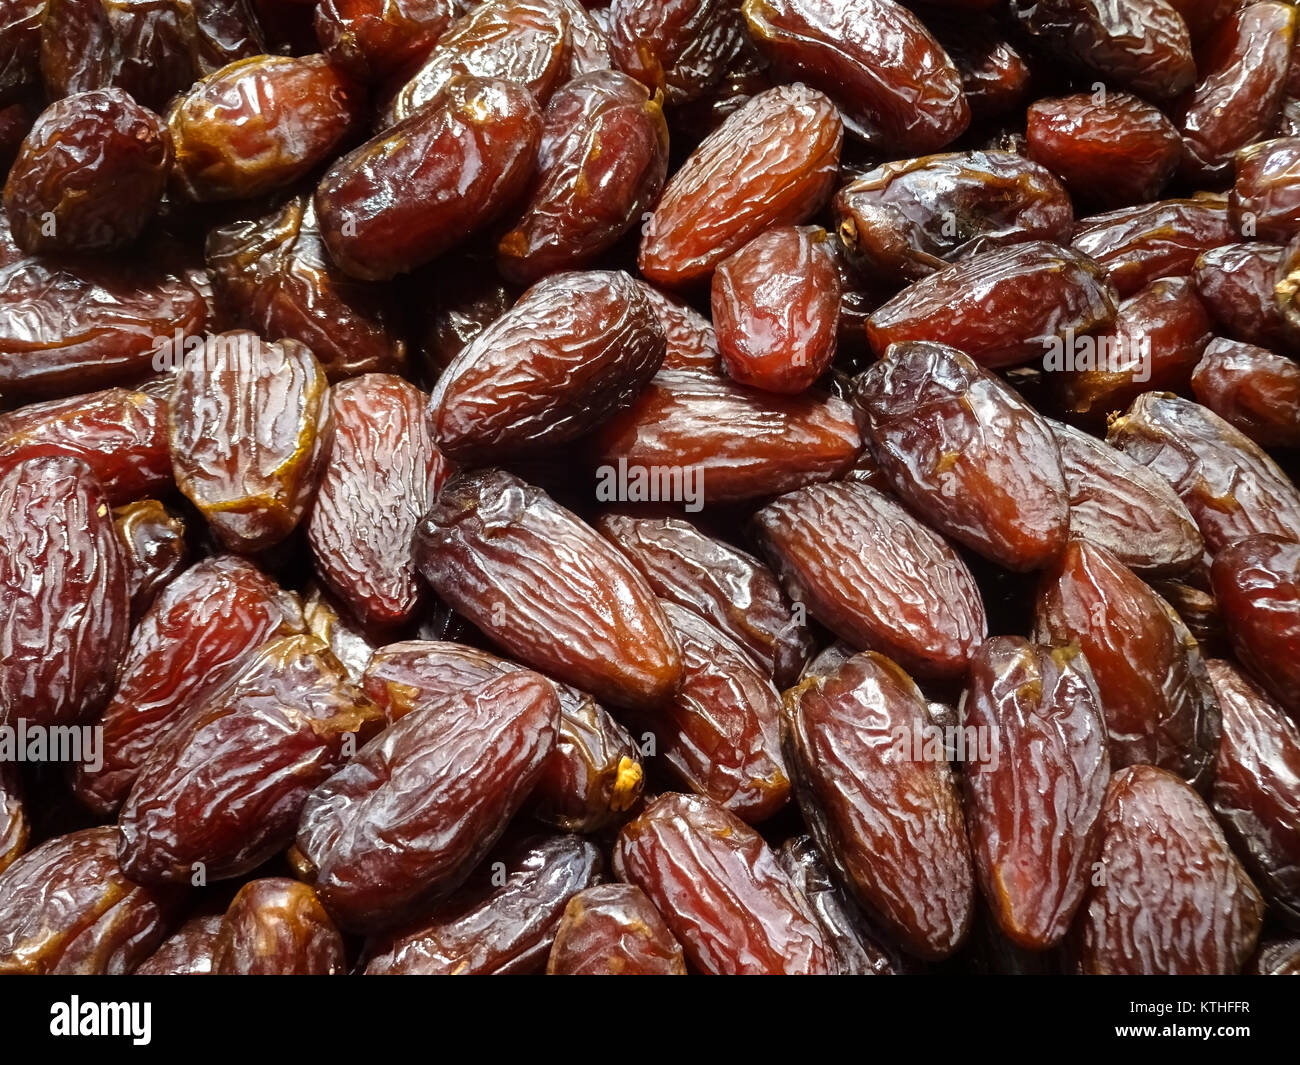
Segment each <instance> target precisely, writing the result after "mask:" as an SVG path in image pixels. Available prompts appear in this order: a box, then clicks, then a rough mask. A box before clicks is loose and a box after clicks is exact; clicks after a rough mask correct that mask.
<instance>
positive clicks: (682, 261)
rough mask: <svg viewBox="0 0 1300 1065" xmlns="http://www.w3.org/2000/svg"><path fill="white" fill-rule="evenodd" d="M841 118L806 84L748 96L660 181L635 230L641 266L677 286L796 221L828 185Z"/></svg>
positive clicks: (816, 204) (815, 205)
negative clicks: (648, 212) (643, 219)
mask: <svg viewBox="0 0 1300 1065" xmlns="http://www.w3.org/2000/svg"><path fill="white" fill-rule="evenodd" d="M843 140H844V124H843V122H842V121H841V120H840V115H839V112H838V111H837V110H836V108H835V105H834V104H833V103H831V101H830V100H829V99H828V98H827V97H825V96H823V95H822V94H821V93H819V92H817V91H816V90H813V89H808V88H805V87H803V86H795V85H782V86H779V87H777V88H774V89H769V90H767V91H766V92H762V93H760V94H759V95H757V96H755V97H754V98H753V99H751V100H750V101H749V102H748V103H746V104H745V105H744V106H743V107H741V108H740V109H739V110H738V111H736V112H735V113H733V114H732V115H731V116H730V117H729V118H728V119H727V120H726V121H725V122H724V123H723V124H722V125H721V126H719V127H718V128H717V129H716V130H714V132H712V133H711V134H709V136H708V137H706V138H705V139H704V140H703V141H702V142H701V143H700V145H699V147H698V148H696V149H695V151H694V152H692V153H691V155H690V157H689V158H688V159H687V160H686V162H685V163H683V164H682V166H681V169H679V170H678V171H677V173H676V174H674V175H673V176H672V178H671V179H670V180H669V181H668V184H667V186H665V188H664V193H663V196H661V197H660V199H659V203H658V205H657V206H656V207H655V210H654V214H652V215H651V216H650V220H649V221H648V222H647V223H646V225H645V228H644V229H643V230H642V233H643V236H642V240H641V252H640V258H639V260H638V262H639V265H640V268H641V273H642V274H644V275H645V276H646V278H648V279H649V280H650V281H652V282H654V283H655V284H661V285H665V286H667V287H669V288H681V287H683V286H686V285H691V284H695V283H698V282H702V281H705V280H707V279H708V277H709V275H710V274H711V273H712V272H713V270H714V268H715V267H717V265H718V264H719V263H720V262H722V260H723V259H725V258H727V256H729V255H731V254H732V253H733V252H736V251H739V250H740V248H741V247H742V246H743V245H745V244H746V243H748V242H749V241H750V240H752V239H753V238H754V237H756V236H758V235H759V234H760V233H761V232H763V230H765V229H767V228H769V227H770V226H774V225H800V224H802V223H804V222H806V221H808V219H809V218H811V217H812V216H813V215H814V214H816V213H817V211H818V210H819V209H820V208H821V207H822V206H823V204H825V202H826V199H827V197H829V196H830V194H831V190H832V189H833V188H834V187H835V177H836V168H837V167H838V166H839V160H840V146H841V144H842V142H843Z"/></svg>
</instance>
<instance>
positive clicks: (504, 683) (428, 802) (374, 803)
mask: <svg viewBox="0 0 1300 1065" xmlns="http://www.w3.org/2000/svg"><path fill="white" fill-rule="evenodd" d="M559 714H560V703H559V698H558V696H557V694H556V691H555V688H554V686H553V685H552V684H551V683H550V681H548V680H546V678H544V677H542V676H540V675H538V674H536V673H533V672H531V671H529V670H520V671H519V672H516V673H508V674H506V675H505V676H503V677H497V678H495V679H493V680H488V681H484V682H483V683H481V684H478V685H474V686H472V687H469V688H466V689H464V690H462V691H460V692H458V693H456V694H455V695H453V696H451V697H449V698H444V699H439V700H433V701H431V702H428V703H426V704H425V705H424V706H422V707H421V708H420V709H419V710H416V711H415V712H414V713H412V714H408V715H407V716H406V717H404V718H403V719H402V720H401V721H399V722H398V723H397V724H395V725H392V726H390V727H389V728H388V729H387V730H386V731H384V732H383V733H382V734H381V735H380V736H378V737H377V738H376V739H375V740H374V741H373V742H371V743H370V744H368V745H367V746H365V747H363V748H362V749H361V750H360V751H359V752H358V753H357V755H356V757H355V758H354V759H353V760H352V761H351V762H350V763H349V764H348V765H347V766H346V767H344V768H343V769H342V770H340V771H339V772H337V773H335V774H334V776H333V777H331V778H330V779H329V780H328V781H326V782H325V783H324V784H322V785H321V786H320V787H318V788H317V789H316V790H315V791H314V792H312V794H311V795H310V797H309V798H308V799H307V804H306V806H305V808H304V809H303V812H302V821H301V824H300V825H299V828H298V841H297V849H298V851H299V852H300V853H301V854H302V855H303V857H304V859H305V862H306V863H308V867H309V878H310V880H311V881H312V882H313V884H314V886H315V888H316V891H317V893H318V894H319V895H320V897H321V900H322V901H323V902H324V903H325V906H326V909H328V910H329V912H330V913H331V914H332V915H333V916H334V918H335V919H336V920H337V921H338V922H339V924H341V925H343V926H344V927H346V928H350V929H353V930H358V931H369V930H374V929H377V928H381V927H385V926H392V925H395V924H398V923H400V922H401V921H403V920H405V919H408V918H410V917H413V916H415V914H416V913H418V912H419V910H420V909H421V908H423V907H425V906H426V905H427V903H429V902H431V901H434V900H436V899H437V898H438V897H439V896H441V895H446V894H448V893H449V892H451V891H453V890H454V889H455V888H456V887H458V886H459V885H460V884H461V883H462V882H463V881H464V880H465V878H466V877H467V876H468V875H469V873H470V871H471V870H472V869H473V868H474V867H475V866H476V865H477V864H478V863H479V861H480V860H481V859H482V858H483V857H484V856H485V855H486V854H487V852H488V851H489V850H490V849H491V847H492V845H493V844H494V843H496V841H497V839H498V838H499V837H500V836H501V833H502V832H503V831H504V830H505V828H506V826H507V825H508V824H509V822H510V819H511V818H512V817H513V816H514V815H515V813H516V812H517V811H518V810H519V808H520V806H522V805H523V803H524V800H525V799H527V797H528V793H529V792H530V791H531V790H532V789H533V787H534V785H536V783H537V781H538V779H539V778H540V776H541V773H542V770H543V768H544V766H545V763H546V759H547V757H548V756H549V755H550V753H551V749H552V747H553V746H554V743H555V734H556V729H557V728H558V725H559Z"/></svg>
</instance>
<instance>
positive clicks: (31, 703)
mask: <svg viewBox="0 0 1300 1065" xmlns="http://www.w3.org/2000/svg"><path fill="white" fill-rule="evenodd" d="M0 543H3V544H4V545H5V549H4V551H3V552H0V723H4V724H13V723H14V722H15V721H16V720H17V719H18V718H23V719H25V720H26V721H27V722H28V723H29V724H35V725H45V726H52V725H73V724H76V723H77V722H78V721H80V720H83V719H85V718H86V717H88V716H93V715H94V714H96V713H97V712H98V711H99V709H100V708H101V707H102V706H103V705H104V703H105V702H106V701H107V700H108V697H109V695H110V694H111V693H112V690H113V682H114V680H115V679H116V676H117V667H118V665H119V664H120V663H121V661H122V658H123V657H124V656H125V654H126V646H127V639H128V637H129V634H130V610H131V607H130V599H129V597H128V593H127V584H126V560H125V557H124V555H125V551H124V549H123V547H122V545H121V542H120V541H119V540H118V538H117V531H116V530H115V529H114V528H113V516H112V513H111V512H110V511H109V506H108V500H107V499H106V498H105V497H104V493H103V490H102V489H101V488H100V486H99V482H98V481H96V480H95V477H94V474H93V473H91V471H90V469H89V467H87V466H86V465H85V463H83V462H80V461H79V460H77V459H74V458H35V459H27V460H26V461H24V462H18V463H15V464H13V465H11V466H8V467H7V468H4V469H3V470H2V471H0Z"/></svg>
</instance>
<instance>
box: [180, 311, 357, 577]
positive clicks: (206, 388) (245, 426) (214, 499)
mask: <svg viewBox="0 0 1300 1065" xmlns="http://www.w3.org/2000/svg"><path fill="white" fill-rule="evenodd" d="M328 390H329V382H328V380H327V379H326V377H325V371H324V370H323V369H322V368H321V365H320V363H318V362H317V361H316V358H315V356H314V355H312V353H311V352H310V351H309V350H308V349H307V348H306V347H305V346H304V345H302V344H299V343H298V342H297V341H296V340H283V341H280V342H279V343H275V344H270V343H267V342H266V341H264V340H262V339H261V338H260V337H258V336H257V334H255V333H249V332H243V331H241V332H233V333H222V334H220V335H218V336H215V337H209V338H208V339H207V341H206V342H205V343H204V344H203V345H201V346H200V347H198V348H197V349H196V350H193V351H190V352H187V353H186V355H185V360H184V362H183V363H182V364H181V366H180V368H179V369H178V370H177V371H176V385H175V389H174V390H173V392H172V396H171V400H170V402H169V403H168V411H167V435H168V444H169V447H170V449H171V457H172V468H173V471H174V472H175V475H176V485H177V487H178V488H180V490H181V491H182V492H183V493H185V495H186V496H187V497H188V498H189V500H190V501H191V502H192V503H193V504H194V505H195V506H196V507H198V509H199V511H200V512H201V513H202V514H203V516H204V518H206V519H207V522H208V527H209V528H210V529H211V530H212V531H213V533H214V534H215V535H216V537H217V539H218V540H219V541H220V542H221V543H222V545H223V546H225V547H226V548H227V549H228V550H231V551H241V552H245V553H252V552H256V551H261V550H265V549H266V548H268V547H271V546H273V545H274V544H277V543H279V542H280V541H281V540H283V539H284V538H285V537H286V536H288V535H289V534H290V533H291V532H292V531H293V530H294V528H295V527H296V526H297V524H298V522H299V520H300V519H301V518H302V515H303V513H304V511H305V510H306V509H307V505H308V503H309V502H310V501H311V498H312V496H313V494H314V493H315V491H316V484H317V481H318V479H319V478H320V474H321V469H322V465H323V463H324V461H325V459H326V456H327V455H328V453H329V449H330V443H331V438H332V436H333V421H332V418H331V414H332V412H331V407H330V401H329V394H328Z"/></svg>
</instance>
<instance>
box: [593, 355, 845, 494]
mask: <svg viewBox="0 0 1300 1065" xmlns="http://www.w3.org/2000/svg"><path fill="white" fill-rule="evenodd" d="M591 444H592V458H593V460H595V461H596V462H597V463H599V464H600V465H601V467H602V468H603V469H604V470H606V471H607V472H609V471H613V470H615V469H616V468H619V467H620V464H621V463H626V464H627V467H628V468H629V469H630V468H633V467H636V468H639V469H644V470H649V469H653V468H654V467H673V466H678V467H680V468H681V469H682V470H683V471H685V472H684V473H683V478H686V477H687V476H693V477H695V478H696V480H695V482H694V489H692V488H691V487H690V486H689V485H686V486H684V493H683V494H685V492H692V491H694V492H696V493H697V494H698V496H699V498H692V497H691V496H687V497H686V498H687V503H688V505H689V506H691V507H696V506H697V505H698V504H705V503H708V504H712V503H728V502H737V501H743V500H748V499H762V498H766V497H769V496H773V495H777V494H780V493H781V492H789V491H792V490H794V489H795V488H799V487H802V486H803V485H805V484H812V483H813V482H816V481H829V480H832V479H834V478H836V477H840V476H843V475H844V474H845V473H847V472H848V470H849V469H850V468H851V467H852V466H853V464H854V461H855V460H856V459H857V457H858V454H859V453H860V452H861V451H862V437H861V434H860V433H859V431H858V427H857V424H856V422H855V420H854V416H853V410H852V408H851V407H850V406H849V404H847V403H846V402H844V401H843V400H841V399H837V398H835V397H833V396H826V395H822V394H821V393H819V392H817V391H808V392H804V393H801V394H800V395H797V396H783V395H779V394H777V393H774V392H760V391H758V390H756V389H751V388H746V387H744V386H743V385H739V384H735V383H734V382H731V381H727V380H725V379H722V378H719V377H716V376H715V375H713V374H708V373H700V372H690V371H681V370H678V371H661V372H660V373H659V374H657V375H656V376H655V377H654V379H653V380H652V381H651V382H650V384H649V385H648V386H647V387H646V388H645V390H644V391H643V392H642V393H641V394H640V395H639V396H638V397H637V398H636V400H635V401H634V402H633V404H632V406H631V407H629V408H628V409H627V410H626V411H624V412H623V413H622V414H619V415H616V416H615V417H614V418H612V419H611V420H610V421H609V422H607V423H606V424H605V425H603V426H602V427H601V428H600V429H599V430H598V431H597V432H596V433H595V434H594V435H593V437H592V441H591ZM598 476H600V475H599V474H598ZM650 488H651V489H654V488H655V486H650ZM629 494H630V493H629ZM597 498H600V499H608V500H610V501H612V500H613V498H614V497H613V496H603V495H601V494H600V492H599V491H598V493H597ZM655 498H656V497H655V496H654V495H643V496H642V497H641V499H640V500H639V501H647V500H653V499H655ZM632 501H633V502H636V501H638V500H636V499H635V498H633V499H632Z"/></svg>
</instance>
